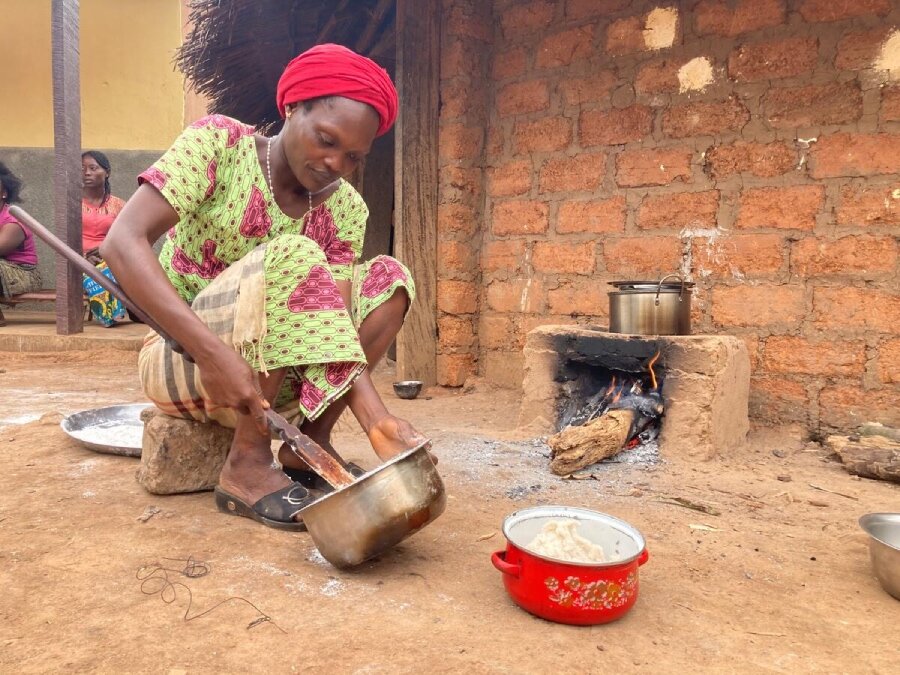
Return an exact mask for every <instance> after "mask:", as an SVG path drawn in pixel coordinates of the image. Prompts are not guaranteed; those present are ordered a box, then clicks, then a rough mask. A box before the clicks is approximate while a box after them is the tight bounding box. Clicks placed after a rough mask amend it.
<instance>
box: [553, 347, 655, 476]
mask: <svg viewBox="0 0 900 675" xmlns="http://www.w3.org/2000/svg"><path fill="white" fill-rule="evenodd" d="M659 355H660V353H659V351H657V352H656V353H655V354H654V355H653V357H651V358H650V360H649V361H648V362H647V364H646V366H645V368H644V372H642V373H641V374H639V375H634V374H631V373H626V372H623V371H619V372H614V371H609V372H610V375H611V376H610V378H609V381H608V384H606V385H605V386H602V385H601V386H600V387H599V388H598V390H597V391H596V392H595V393H593V394H592V395H590V396H589V397H588V398H587V400H586V401H585V402H584V404H583V405H579V406H573V405H570V406H569V409H568V410H567V411H565V412H564V413H563V415H562V416H561V420H560V427H561V430H560V431H559V433H557V434H555V435H553V436H551V437H550V438H549V439H548V441H547V442H548V444H549V445H550V448H551V463H550V468H551V470H552V471H553V472H554V473H556V474H558V475H568V474H571V473H573V472H575V471H578V470H579V469H582V468H584V467H586V466H588V465H590V464H593V463H594V462H598V461H600V460H602V459H605V458H607V457H612V456H613V455H615V454H617V453H619V452H620V451H622V450H624V449H630V448H633V447H635V446H637V445H639V444H640V443H644V442H649V441H652V440H654V439H655V438H656V437H657V435H658V434H659V428H660V421H661V418H662V416H663V413H664V412H665V405H664V403H663V398H662V379H661V378H657V376H656V372H655V370H654V365H655V364H656V362H657V360H658V359H659Z"/></svg>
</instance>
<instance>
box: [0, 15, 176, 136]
mask: <svg viewBox="0 0 900 675" xmlns="http://www.w3.org/2000/svg"><path fill="white" fill-rule="evenodd" d="M181 4H182V3H181V0H81V16H80V24H81V26H80V29H81V43H80V44H81V100H82V108H81V124H82V132H81V134H82V144H83V145H84V147H86V148H90V147H102V148H115V149H118V150H148V149H154V150H163V149H165V148H167V147H169V144H170V143H171V142H172V140H173V139H174V138H175V137H176V136H177V135H178V133H179V132H180V131H181V129H182V125H183V121H184V90H183V79H184V78H183V77H182V76H181V73H179V72H176V71H175V68H174V63H173V61H172V59H173V56H174V53H175V50H176V49H177V48H178V47H179V46H180V45H181V10H182V7H181ZM0 16H2V17H3V24H4V26H5V27H6V30H4V36H3V53H4V57H3V89H4V91H5V92H7V95H8V96H6V97H4V105H3V106H2V107H0V148H10V147H52V146H53V86H52V79H51V74H52V73H51V54H50V51H51V40H50V0H0Z"/></svg>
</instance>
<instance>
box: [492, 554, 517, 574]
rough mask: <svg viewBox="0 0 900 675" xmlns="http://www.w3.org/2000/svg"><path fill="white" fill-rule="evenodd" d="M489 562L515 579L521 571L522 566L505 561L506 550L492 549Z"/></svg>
mask: <svg viewBox="0 0 900 675" xmlns="http://www.w3.org/2000/svg"><path fill="white" fill-rule="evenodd" d="M491 562H492V563H494V567H496V568H497V569H498V570H500V571H501V572H503V574H508V575H509V576H511V577H515V578H517V579H518V578H519V574H520V573H521V572H522V567H521V566H520V565H510V564H509V563H508V562H506V551H494V552H493V553H492V554H491Z"/></svg>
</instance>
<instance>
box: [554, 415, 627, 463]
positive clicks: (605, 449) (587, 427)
mask: <svg viewBox="0 0 900 675" xmlns="http://www.w3.org/2000/svg"><path fill="white" fill-rule="evenodd" d="M634 416H635V411H634V410H612V411H610V412H608V413H606V414H605V415H603V416H601V417H597V418H596V419H592V420H591V421H590V422H587V423H586V424H583V425H582V426H580V427H566V428H565V429H563V430H562V431H560V432H559V433H558V434H556V435H554V436H551V437H550V438H548V439H547V444H548V445H549V446H550V450H551V455H550V456H551V458H552V459H551V461H550V470H551V471H552V472H553V473H555V474H556V475H557V476H567V475H569V474H570V473H573V472H575V471H578V470H579V469H583V468H584V467H586V466H588V465H589V464H593V463H594V462H599V461H600V460H601V459H606V458H607V457H612V456H613V455H615V454H616V453H617V452H619V451H620V450H621V449H622V448H623V447H625V443H627V442H628V435H629V433H630V431H631V426H632V423H633V422H634Z"/></svg>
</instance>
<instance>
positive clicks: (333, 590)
mask: <svg viewBox="0 0 900 675" xmlns="http://www.w3.org/2000/svg"><path fill="white" fill-rule="evenodd" d="M343 590H344V582H343V581H341V580H340V579H329V580H328V581H326V582H325V583H324V584H322V589H321V590H320V591H319V592H320V593H321V594H322V595H326V596H328V597H329V598H333V597H334V596H336V595H339V594H340V593H342V592H343Z"/></svg>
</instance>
